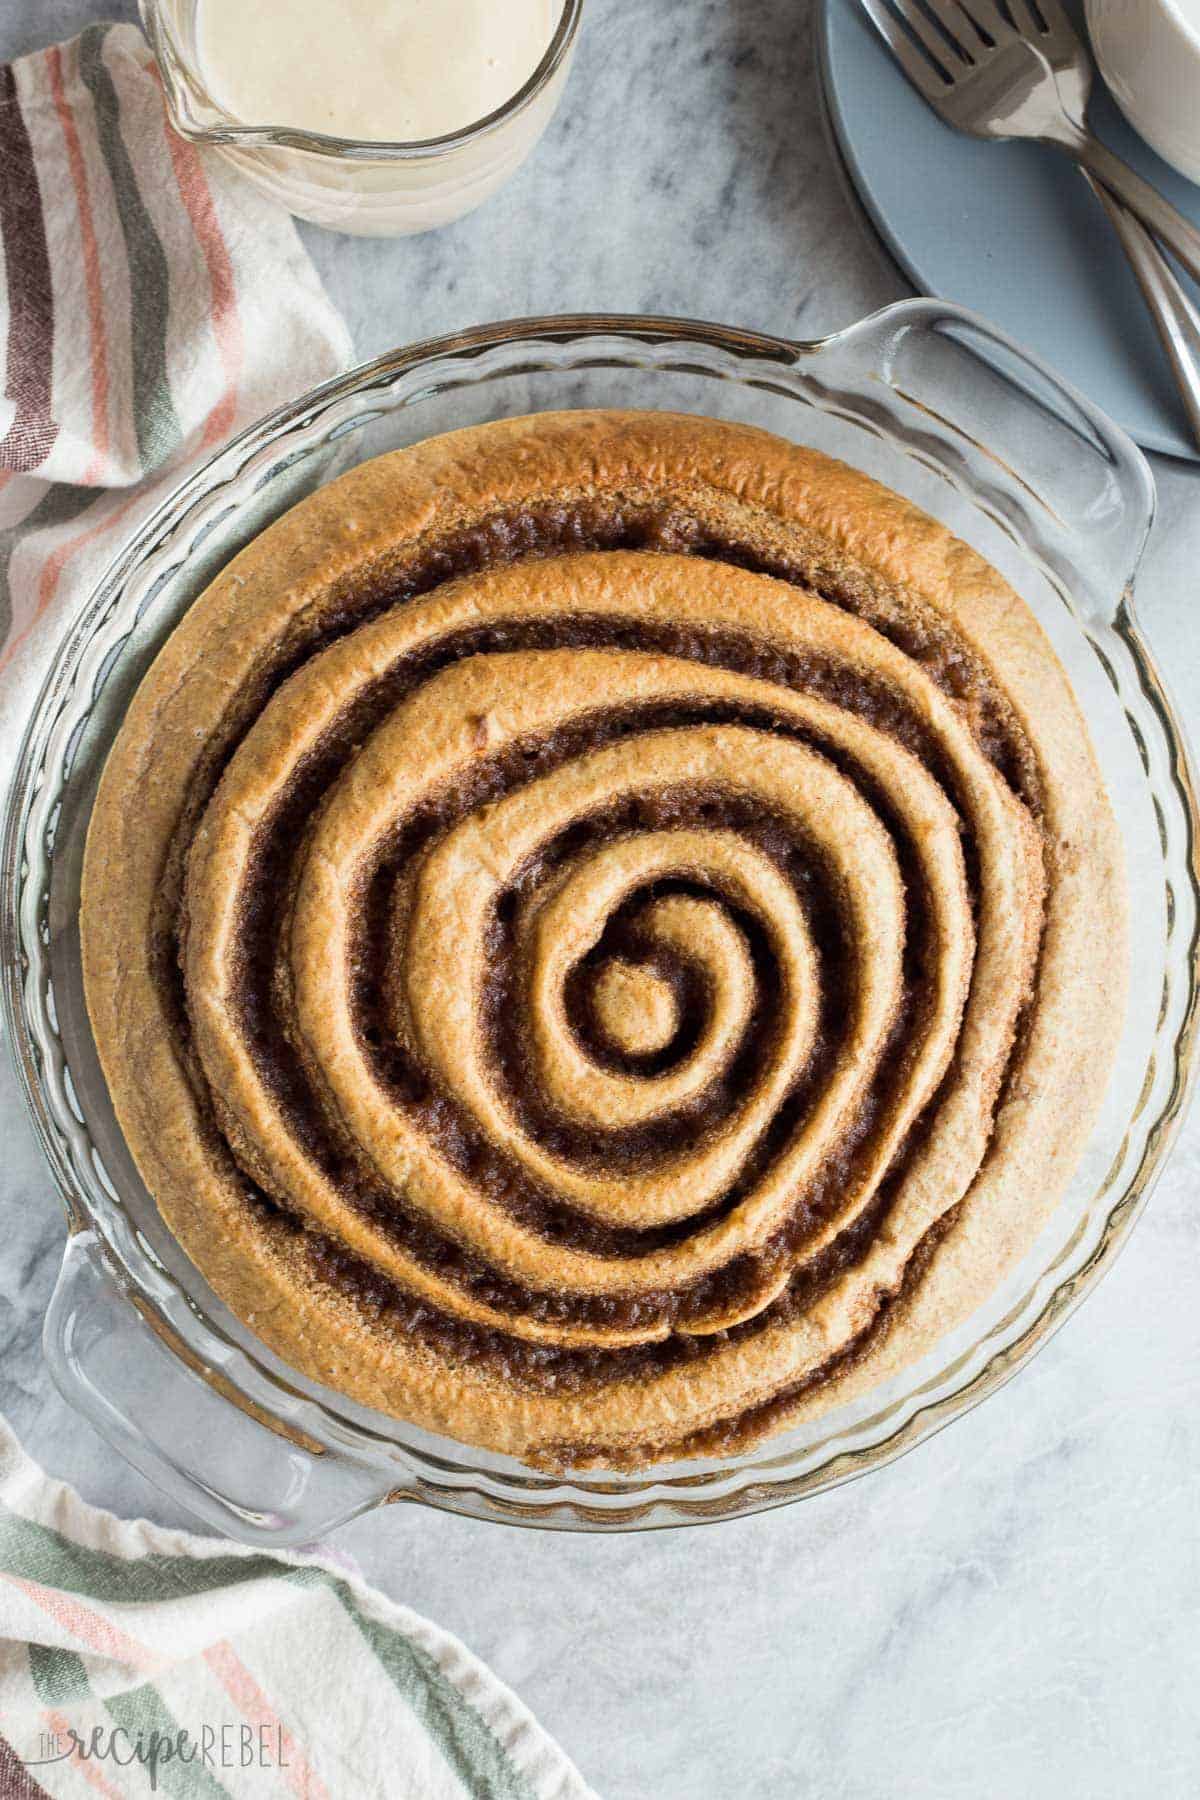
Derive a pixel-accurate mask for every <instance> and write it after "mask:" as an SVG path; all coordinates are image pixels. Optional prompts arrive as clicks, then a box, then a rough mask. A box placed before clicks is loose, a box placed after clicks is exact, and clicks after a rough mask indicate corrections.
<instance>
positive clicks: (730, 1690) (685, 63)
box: [0, 0, 1200, 1800]
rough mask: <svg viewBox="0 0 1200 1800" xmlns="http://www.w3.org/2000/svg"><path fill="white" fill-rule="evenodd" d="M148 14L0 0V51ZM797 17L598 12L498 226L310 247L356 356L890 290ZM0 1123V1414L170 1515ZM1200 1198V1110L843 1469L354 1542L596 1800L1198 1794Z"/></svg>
mask: <svg viewBox="0 0 1200 1800" xmlns="http://www.w3.org/2000/svg"><path fill="white" fill-rule="evenodd" d="M133 10H134V9H133V6H132V4H129V3H128V0H126V3H125V4H123V5H121V6H119V7H117V6H114V5H112V4H111V0H110V4H109V5H108V6H107V7H105V6H104V5H103V3H102V0H101V3H99V4H95V5H93V4H92V3H91V0H3V3H2V4H0V56H2V55H6V54H13V53H15V52H17V51H19V50H21V49H26V48H32V47H34V46H35V45H37V44H40V43H44V42H48V41H50V40H51V39H52V38H54V37H56V36H63V35H66V34H67V33H68V32H70V31H72V30H74V29H76V28H77V27H78V26H79V25H80V24H82V23H84V22H85V21H86V20H87V19H89V18H91V17H94V16H97V15H100V14H103V13H104V12H106V11H107V12H108V13H110V14H111V13H114V12H118V11H119V12H120V13H121V14H122V15H123V16H132V14H133ZM808 15H809V7H808V4H807V3H806V0H589V16H588V18H587V23H586V29H585V33H584V38H583V43H582V46H581V50H580V54H579V58H578V62H577V65H576V70H575V73H574V75H573V77H572V82H571V86H570V89H569V93H568V98H567V102H566V105H565V107H564V110H563V112H562V114H561V115H560V117H559V119H558V120H557V122H556V124H555V125H554V127H553V128H552V131H551V134H550V136H549V138H548V139H547V140H546V142H545V143H544V144H543V146H542V148H541V150H540V152H539V154H538V155H537V157H536V159H535V161H534V162H533V163H532V165H530V166H529V167H528V168H527V169H526V170H525V171H524V172H523V173H522V174H521V175H520V176H519V177H518V179H517V180H516V181H515V182H514V183H513V185H512V186H511V187H510V188H509V189H508V190H507V191H506V192H505V193H503V194H502V195H501V196H499V197H498V198H497V199H496V200H495V201H494V202H493V203H492V204H491V205H490V206H488V207H487V208H485V209H484V211H483V212H481V213H479V214H477V215H476V216H475V217H474V218H472V219H469V220H466V221H464V222H463V223H462V224H460V225H458V226H456V227H453V228H451V229H449V230H447V231H445V232H443V233H441V234H440V235H436V236H433V237H430V238H425V239H418V240H410V241H407V242H405V241H399V242H393V243H372V242H367V241H361V240H352V239H339V238H331V237H325V236H322V235H321V234H320V233H317V232H312V233H309V234H308V241H309V243H310V245H311V247H312V250H313V254H314V256H315V257H316V258H317V260H318V262H319V264H320V267H321V269H322V271H323V273H324V275H325V277H326V279H327V280H328V283H329V285H330V288H331V290H332V292H333V294H334V296H335V298H336V299H337V301H338V303H339V304H340V305H341V306H342V307H343V309H344V310H345V312H346V315H347V317H348V318H349V320H350V323H351V326H352V328H353V330H354V334H355V338H356V341H357V344H358V347H359V350H360V351H361V353H362V354H363V355H364V356H365V355H367V354H370V353H373V352H375V351H378V350H381V349H383V348H384V347H386V346H388V345H390V344H392V343H393V342H395V341H397V340H402V339H405V338H408V337H412V336H419V335H423V334H425V333H428V332H432V331H439V330H443V329H447V328H450V327H453V326H456V325H460V324H466V323H468V322H474V321H477V320H482V319H489V318H494V317H503V316H507V315H514V314H520V313H528V312H536V311H541V310H559V309H565V308H573V307H579V308H614V309H616V308H637V309H642V308H646V309H649V310H657V311H664V312H685V313H692V314H701V315H707V316H709V317H712V318H718V319H729V320H736V321H740V322H744V323H747V324H751V325H755V326H760V327H763V328H766V329H771V330H778V331H783V332H788V333H792V334H795V333H802V334H805V335H815V334H817V333H819V332H821V331H824V330H826V329H829V328H831V327H834V326H837V325H840V324H842V323H844V322H846V321H848V320H850V319H851V318H853V317H855V316H856V315H858V314H860V313H862V312H864V311H866V310H869V309H870V308H871V307H874V306H876V305H879V304H880V303H882V302H883V301H885V300H887V299H889V298H892V297H894V295H895V293H896V292H897V288H896V284H895V280H894V278H893V277H892V276H891V275H890V274H889V273H888V271H887V270H886V269H885V268H884V267H883V266H882V264H881V263H880V262H879V260H878V259H877V257H876V255H875V253H874V251H873V250H872V249H871V248H870V247H869V246H868V245H867V243H866V242H865V240H864V239H863V238H862V236H861V234H860V231H859V228H858V226H857V224H856V222H855V221H854V220H853V219H852V217H851V216H850V215H849V213H848V210H847V207H846V204H845V202H844V200H843V197H842V195H841V192H840V189H839V187H838V184H837V181H836V179H835V177H834V175H833V172H832V169H831V166H830V161H829V156H828V153H827V151H826V149H825V146H824V143H823V141H822V137H821V133H820V129H819V126H818V122H817V112H816V105H817V103H816V91H815V86H814V76H813V69H812V60H811V56H810V51H809V27H810V21H809V16H808ZM1157 473H1158V475H1159V479H1160V488H1161V496H1162V505H1161V512H1160V520H1159V524H1158V526H1157V527H1156V533H1155V538H1154V542H1153V545H1152V549H1151V553H1150V556H1149V559H1148V563H1147V565H1146V571H1145V578H1144V582H1143V585H1142V589H1141V594H1140V604H1141V612H1142V616H1143V619H1144V622H1145V625H1146V627H1147V629H1148V632H1149V634H1150V637H1151V639H1152V641H1153V642H1154V643H1155V645H1156V646H1157V649H1158V652H1159V655H1160V657H1161V659H1162V661H1163V663H1164V665H1165V667H1166V668H1167V670H1168V671H1169V673H1170V675H1171V677H1172V678H1173V680H1174V684H1175V687H1176V692H1177V695H1178V697H1179V699H1180V701H1181V702H1182V704H1183V708H1184V711H1185V715H1186V716H1189V717H1190V718H1191V720H1192V721H1193V724H1195V723H1196V722H1197V721H1200V654H1198V652H1197V643H1198V642H1200V633H1198V620H1200V592H1198V587H1197V578H1196V571H1197V568H1198V567H1200V478H1198V477H1197V476H1196V475H1195V474H1194V473H1192V472H1190V471H1186V470H1183V469H1181V468H1178V467H1170V466H1167V465H1164V464H1161V463H1160V464H1159V466H1158V470H1157ZM0 1141H2V1142H3V1146H4V1156H3V1162H4V1167H3V1173H2V1174H0V1244H2V1245H3V1249H0V1410H3V1412H4V1413H6V1414H7V1415H8V1416H9V1417H10V1418H11V1419H12V1420H13V1422H14V1423H15V1425H16V1427H17V1429H18V1430H19V1431H20V1433H21V1434H22V1436H23V1438H24V1439H25V1441H26V1442H27V1443H28V1445H29V1446H30V1448H31V1449H32V1450H34V1451H35V1452H36V1453H37V1454H38V1455H39V1456H40V1457H41V1458H42V1460H43V1461H44V1462H45V1463H46V1464H47V1465H48V1466H49V1467H50V1468H51V1469H53V1470H54V1471H55V1472H56V1473H59V1474H62V1475H64V1476H67V1477H69V1478H70V1479H71V1480H73V1481H75V1482H76V1483H77V1484H78V1486H79V1487H80V1488H81V1489H82V1491H83V1492H84V1494H85V1495H87V1496H88V1497H89V1498H91V1499H93V1500H96V1501H99V1502H102V1503H104V1504H107V1505H109V1506H113V1507H115V1508H117V1509H118V1510H121V1511H124V1512H127V1513H134V1512H146V1513H150V1514H152V1515H154V1516H158V1517H170V1516H171V1515H170V1509H169V1508H168V1506H167V1505H166V1503H165V1502H163V1501H162V1500H160V1498H159V1497H158V1495H157V1494H156V1492H155V1491H154V1490H153V1489H152V1488H151V1487H149V1486H148V1485H147V1484H146V1483H145V1482H144V1481H143V1480H142V1479H141V1478H140V1477H139V1476H137V1475H136V1474H134V1473H133V1472H132V1471H131V1470H130V1469H128V1468H127V1467H125V1466H124V1465H123V1464H122V1463H121V1462H120V1461H119V1459H118V1458H117V1457H116V1456H115V1454H114V1453H113V1452H111V1451H110V1450H109V1449H108V1448H107V1447H106V1446H105V1445H104V1444H103V1443H102V1442H101V1441H100V1440H99V1439H98V1438H96V1437H95V1436H93V1435H92V1434H91V1432H90V1431H89V1430H88V1428H87V1427H86V1426H84V1425H82V1424H81V1423H80V1422H79V1421H78V1420H77V1419H76V1418H74V1417H73V1416H72V1415H71V1414H69V1413H68V1411H67V1409H66V1408H65V1406H64V1405H63V1404H62V1402H61V1401H60V1400H59V1399H58V1397H57V1395H56V1394H55V1392H54V1391H53V1389H52V1388H51V1385H50V1383H49V1380H48V1378H47V1376H46V1373H45V1370H44V1368H43V1366H42V1363H41V1358H40V1352H39V1345H38V1333H39V1327H40V1322H41V1316H42V1312H43V1310H44V1307H45V1305H46V1301H47V1298H48V1296H49V1293H50V1289H51V1284H52V1282H53V1279H54V1273H55V1268H56V1265H57V1262H58V1257H59V1253H60V1249H61V1244H62V1238H63V1228H62V1224H61V1220H60V1217H59V1214H58V1210H57V1207H56V1204H55V1200H54V1196H53V1192H52V1190H51V1186H50V1182H49V1178H48V1175H47V1173H46V1170H45V1168H44V1166H43V1164H42V1162H41V1160H40V1156H39V1154H38V1151H37V1149H36V1147H35V1145H34V1142H33V1138H32V1133H31V1131H30V1129H29V1127H28V1125H27V1124H26V1122H25V1120H24V1118H23V1116H22V1113H21V1108H20V1103H19V1101H18V1098H17V1094H16V1090H15V1083H14V1081H13V1078H12V1076H11V1074H10V1072H9V1069H8V1065H7V1062H6V1061H5V1062H4V1064H3V1067H2V1068H0ZM1198 1189H1200V1119H1198V1120H1197V1121H1196V1123H1194V1124H1193V1125H1192V1126H1191V1128H1190V1129H1189V1130H1187V1131H1186V1133H1185V1135H1184V1137H1183V1140H1182V1141H1181V1143H1180V1144H1179V1146H1178V1148H1177V1149H1176V1151H1175V1154H1174V1157H1173V1159H1172V1162H1171V1164H1170V1167H1169V1168H1168V1170H1167V1172H1166V1174H1165V1175H1164V1177H1163V1179H1162V1181H1161V1183H1160V1184H1159V1187H1158V1190H1157V1193H1156V1194H1155V1196H1154V1199H1153V1201H1152V1203H1151V1205H1150V1208H1149V1210H1148V1212H1147V1214H1146V1216H1145V1218H1144V1220H1143V1221H1142V1223H1141V1224H1140V1225H1139V1227H1138V1229H1137V1231H1136V1233H1135V1234H1134V1237H1133V1240H1132V1242H1131V1245H1130V1247H1129V1249H1128V1250H1127V1252H1126V1254H1125V1255H1124V1256H1123V1257H1122V1259H1121V1261H1120V1263H1119V1265H1118V1266H1117V1267H1116V1269H1115V1270H1114V1271H1113V1272H1112V1273H1111V1274H1110V1276H1109V1277H1108V1279H1107V1280H1106V1281H1105V1282H1104V1284H1103V1285H1102V1287H1101V1288H1100V1289H1099V1290H1098V1292H1097V1293H1096V1294H1095V1295H1094V1296H1093V1297H1092V1298H1091V1299H1090V1300H1089V1301H1088V1302H1087V1304H1086V1305H1085V1306H1084V1307H1083V1309H1082V1310H1081V1311H1080V1312H1079V1313H1078V1314H1077V1315H1076V1316H1075V1317H1074V1318H1073V1319H1072V1321H1071V1322H1070V1324H1069V1325H1068V1327H1067V1329H1066V1330H1064V1331H1063V1332H1062V1333H1060V1335H1059V1336H1058V1337H1057V1338H1056V1339H1055V1340H1054V1341H1053V1342H1052V1343H1051V1345H1050V1346H1049V1348H1048V1349H1047V1350H1045V1352H1044V1353H1043V1354H1042V1355H1041V1356H1040V1357H1039V1358H1038V1359H1037V1360H1036V1362H1035V1363H1034V1364H1032V1365H1031V1366H1030V1367H1029V1368H1028V1369H1027V1370H1026V1371H1025V1372H1024V1373H1023V1374H1022V1375H1020V1376H1019V1377H1018V1379H1017V1380H1016V1381H1014V1382H1012V1383H1011V1384H1010V1385H1009V1386H1008V1387H1007V1388H1006V1389H1005V1390H1004V1391H1003V1392H1002V1393H1001V1394H999V1395H997V1396H996V1397H994V1398H993V1399H991V1400H990V1401H989V1402H988V1403H987V1404H986V1405H985V1406H983V1407H982V1408H980V1409H979V1410H977V1411H976V1412H975V1413H973V1414H972V1415H970V1416H969V1417H968V1418H966V1419H963V1420H961V1421H960V1422H958V1423H957V1424H956V1425H955V1426H954V1427H953V1428H952V1429H950V1430H949V1431H946V1432H944V1433H943V1434H942V1435H941V1436H940V1437H938V1438H937V1439H935V1440H934V1441H933V1442H931V1443H930V1444H928V1445H926V1446H925V1447H923V1448H922V1449H921V1450H919V1451H918V1452H916V1453H915V1454H914V1455H912V1456H910V1457H908V1458H906V1459H905V1460H903V1461H902V1462H900V1463H898V1464H896V1465H894V1466H893V1467H891V1468H890V1469H887V1470H884V1471H883V1472H881V1473H879V1474H876V1475H874V1476H872V1477H870V1478H869V1479H868V1480H865V1481H862V1482H859V1483H857V1484H855V1485H854V1486H851V1487H849V1488H844V1489H842V1490H840V1491H838V1492H836V1493H832V1494H828V1495H824V1496H822V1497H820V1498H818V1499H816V1500H811V1501H808V1502H807V1503H805V1504H804V1505H802V1506H799V1507H794V1508H792V1509H789V1510H786V1511H783V1512H778V1513H774V1514H770V1515H768V1516H766V1517H762V1518H759V1519H754V1520H749V1521H745V1522H741V1523H738V1524H730V1525H723V1526H710V1527H707V1528H705V1529H703V1530H700V1531H691V1532H680V1531H671V1532H665V1533H660V1534H656V1535H647V1536H639V1537H623V1538H607V1539H589V1538H582V1537H575V1538H569V1537H563V1536H550V1535H541V1534H537V1533H516V1532H509V1531H503V1530H500V1529H498V1528H496V1527H486V1526H480V1525H475V1524H471V1523H467V1522H464V1521H461V1520H457V1519H452V1518H446V1517H440V1516H434V1515H431V1514H420V1513H414V1512H408V1511H392V1512H390V1513H385V1514H380V1515H375V1516H373V1517H370V1518H367V1519H364V1520H360V1521H358V1522H357V1523H356V1524H354V1525H353V1526H350V1527H348V1528H346V1530H345V1531H344V1532H343V1533H342V1534H341V1542H342V1543H343V1544H344V1547H345V1548H346V1549H347V1550H349V1551H351V1552H352V1553H353V1554H354V1555H355V1556H356V1557H357V1558H358V1559H359V1561H360V1562H361V1564H362V1565H363V1567H364V1569H365V1570H366V1571H367V1572H368V1574H369V1575H370V1576H371V1577H372V1578H373V1579H374V1580H375V1581H377V1582H379V1583H380V1584H381V1585H382V1586H383V1587H385V1588H387V1589H388V1590H389V1591H390V1592H392V1593H393V1594H395V1595H396V1596H397V1597H400V1598H403V1599H404V1600H406V1601H408V1602H409V1603H411V1604H412V1605H414V1606H416V1607H418V1608H419V1609H421V1610H422V1611H424V1612H427V1613H429V1614H431V1615H432V1616H433V1617H435V1618H437V1619H439V1620H440V1621H441V1622H442V1623H443V1624H445V1625H447V1626H449V1627H451V1628H452V1629H453V1630H455V1631H457V1632H459V1633H460V1634H461V1635H462V1636H463V1637H464V1638H465V1639H466V1640H467V1642H468V1643H470V1644H471V1645H472V1647H473V1648H474V1649H475V1650H477V1651H478V1652H479V1653H480V1654H481V1655H483V1656H484V1657H486V1658H487V1659H488V1660H489V1661H490V1662H491V1663H492V1664H493V1665H494V1666H495V1668H496V1669H497V1670H498V1671H499V1672H500V1673H501V1674H502V1675H503V1676H504V1677H505V1678H506V1679H507V1680H508V1681H510V1682H511V1683H512V1684H513V1685H514V1686H515V1687H516V1688H517V1689H518V1691H519V1692H520V1693H521V1694H522V1695H523V1696H524V1698H525V1699H526V1700H527V1701H528V1702H529V1704H530V1705H531V1706H532V1707H533V1708H534V1709H535V1710H536V1711H537V1712H538V1714H539V1715H540V1716H541V1718H542V1719H543V1720H544V1721H545V1723H546V1724H547V1726H548V1727H549V1728H550V1729H551V1730H553V1731H554V1732H556V1733H557V1734H558V1736H559V1737H560V1738H561V1740H562V1742H563V1743H564V1745H565V1746H566V1747H567V1749H568V1750H569V1751H570V1752H571V1754H572V1755H573V1756H574V1757H575V1758H576V1760H577V1761H578V1763H579V1764H580V1766H581V1768H582V1769H583V1770H584V1772H585V1773H586V1774H587V1776H588V1777H589V1778H590V1779H591V1781H592V1782H593V1783H594V1784H595V1786H596V1788H597V1789H598V1791H599V1792H600V1793H601V1794H602V1795H604V1796H605V1797H606V1800H732V1797H733V1796H737V1797H738V1800H759V1797H760V1796H761V1797H765V1796H767V1795H771V1796H789V1797H790V1796H792V1795H801V1794H806V1795H807V1794H812V1795H815V1796H820V1797H821V1800H877V1797H880V1796H889V1797H900V1796H905V1797H907V1796H918V1795H919V1796H921V1797H922V1800H983V1797H987V1800H1052V1797H1056V1796H1059V1795H1062V1794H1080V1795H1084V1794H1086V1795H1088V1796H1089V1800H1139V1797H1140V1796H1143V1795H1150V1794H1154V1795H1156V1796H1161V1797H1162V1800H1176V1797H1178V1800H1183V1797H1185V1796H1192V1795H1195V1794H1196V1793H1198V1792H1200V1699H1198V1697H1197V1679H1196V1678H1197V1673H1198V1672H1200V1547H1198V1537H1197V1517H1198V1511H1197V1498H1198V1489H1200V1358H1198V1357H1197V1349H1198V1345H1200V1338H1198V1332H1197V1319H1198V1318H1200V1214H1198V1211H1197V1199H1196V1196H1197V1191H1198ZM180 1522H182V1520H181V1521H180ZM338 1800H354V1797H352V1796H350V1795H349V1794H347V1795H346V1796H344V1797H343V1796H338Z"/></svg>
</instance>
